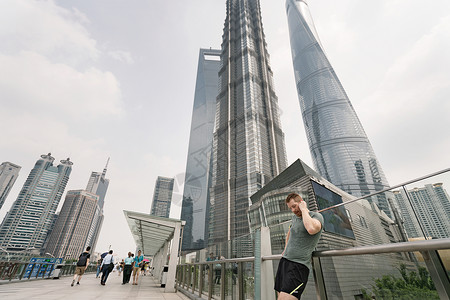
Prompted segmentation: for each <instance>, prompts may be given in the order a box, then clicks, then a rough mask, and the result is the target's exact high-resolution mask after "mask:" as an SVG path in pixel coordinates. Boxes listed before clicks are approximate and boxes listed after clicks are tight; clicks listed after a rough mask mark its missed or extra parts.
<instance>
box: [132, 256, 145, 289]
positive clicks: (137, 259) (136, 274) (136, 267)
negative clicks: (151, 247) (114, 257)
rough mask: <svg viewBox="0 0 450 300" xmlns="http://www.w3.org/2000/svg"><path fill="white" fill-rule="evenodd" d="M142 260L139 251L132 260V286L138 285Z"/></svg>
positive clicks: (142, 257)
mask: <svg viewBox="0 0 450 300" xmlns="http://www.w3.org/2000/svg"><path fill="white" fill-rule="evenodd" d="M143 260H144V256H143V255H141V250H139V251H138V254H137V255H136V257H135V258H134V265H133V285H137V284H138V280H139V273H140V271H139V270H140V269H141V267H142V264H143Z"/></svg>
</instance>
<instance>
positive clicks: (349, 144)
mask: <svg viewBox="0 0 450 300" xmlns="http://www.w3.org/2000/svg"><path fill="white" fill-rule="evenodd" d="M286 12H287V18H288V24H289V32H290V40H291V50H292V60H293V64H294V72H295V80H296V85H297V91H298V98H299V101H300V108H301V111H302V117H303V123H304V124H305V130H306V134H307V137H308V143H309V148H310V151H311V156H312V159H313V162H314V166H315V168H316V170H317V171H318V172H319V173H320V174H321V175H322V176H323V177H325V178H326V179H327V180H328V181H330V182H331V183H333V184H334V185H336V186H337V187H339V188H340V189H342V190H344V191H346V192H347V193H349V194H352V195H354V196H357V197H358V196H364V195H368V194H370V193H373V192H375V191H380V190H383V189H384V188H387V187H388V186H389V184H388V182H387V180H386V178H385V176H384V173H383V171H382V169H381V166H380V164H379V163H378V160H377V158H376V156H375V153H374V151H373V149H372V146H371V144H370V142H369V139H368V138H367V136H366V133H365V132H364V129H363V127H362V124H361V122H360V121H359V119H358V116H357V115H356V112H355V110H354V109H353V106H352V104H351V103H350V100H349V98H348V96H347V94H346V93H345V90H344V88H343V86H342V84H341V82H340V81H339V78H338V77H337V75H336V73H335V72H334V69H333V67H332V66H331V64H330V62H329V61H328V58H327V57H326V55H325V52H324V49H323V47H322V44H321V43H320V40H319V36H318V35H317V32H316V29H315V27H314V23H313V20H312V18H311V15H310V13H309V8H308V5H307V3H306V1H303V0H287V1H286ZM372 200H373V201H374V202H375V203H376V204H377V205H378V206H379V207H380V209H382V210H383V211H384V212H386V213H387V214H388V215H389V216H390V215H391V212H390V209H389V206H388V202H387V199H386V196H385V194H380V195H378V196H376V197H373V199H372Z"/></svg>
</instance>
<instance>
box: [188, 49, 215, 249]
mask: <svg viewBox="0 0 450 300" xmlns="http://www.w3.org/2000/svg"><path fill="white" fill-rule="evenodd" d="M220 53H221V51H220V50H214V49H200V54H199V59H198V69H197V82H196V85H195V96H194V108H193V110H192V121H191V132H190V136H189V150H188V156H187V163H186V173H185V181H184V191H183V203H182V208H181V220H184V221H186V225H185V226H184V230H183V245H182V249H183V250H192V249H201V248H204V247H206V246H207V241H208V228H209V227H208V225H209V207H210V199H209V189H210V188H211V180H212V168H211V162H212V160H211V155H212V141H213V133H214V117H215V114H216V97H217V93H218V80H219V77H218V76H219V75H218V74H219V69H220Z"/></svg>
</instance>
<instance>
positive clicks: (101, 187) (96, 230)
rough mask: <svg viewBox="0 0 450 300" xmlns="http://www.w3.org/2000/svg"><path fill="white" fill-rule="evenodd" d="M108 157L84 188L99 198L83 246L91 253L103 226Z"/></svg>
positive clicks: (107, 180)
mask: <svg viewBox="0 0 450 300" xmlns="http://www.w3.org/2000/svg"><path fill="white" fill-rule="evenodd" d="M108 164H109V157H108V160H107V161H106V166H105V168H104V169H103V172H101V173H100V172H92V173H91V177H89V181H88V184H87V187H86V191H87V192H89V193H91V194H94V195H97V196H99V199H98V202H97V206H96V208H95V214H94V218H93V220H92V224H91V227H90V230H89V234H88V239H87V241H86V245H85V246H91V249H92V251H95V246H96V245H97V241H98V237H99V235H100V230H101V229H102V225H103V219H104V215H103V206H104V205H105V196H106V192H107V190H108V186H109V179H107V178H106V171H107V170H108Z"/></svg>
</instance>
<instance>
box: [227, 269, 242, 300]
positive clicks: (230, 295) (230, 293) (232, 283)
mask: <svg viewBox="0 0 450 300" xmlns="http://www.w3.org/2000/svg"><path fill="white" fill-rule="evenodd" d="M237 268H238V266H237V264H234V263H226V264H225V299H229V300H234V299H239V294H238V293H239V290H238V286H237V285H236V280H237V271H238V269H237Z"/></svg>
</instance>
